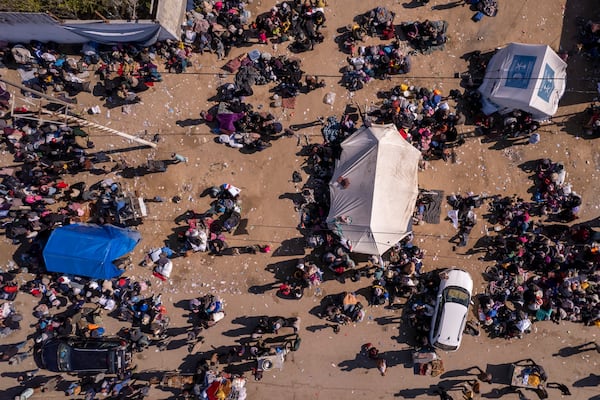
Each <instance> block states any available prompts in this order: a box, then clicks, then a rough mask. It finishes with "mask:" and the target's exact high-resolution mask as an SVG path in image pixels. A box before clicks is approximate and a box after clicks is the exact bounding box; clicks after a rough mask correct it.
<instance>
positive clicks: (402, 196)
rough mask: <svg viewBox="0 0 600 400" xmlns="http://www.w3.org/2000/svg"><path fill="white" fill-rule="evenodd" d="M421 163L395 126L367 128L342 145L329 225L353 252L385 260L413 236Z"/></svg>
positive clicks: (334, 174)
mask: <svg viewBox="0 0 600 400" xmlns="http://www.w3.org/2000/svg"><path fill="white" fill-rule="evenodd" d="M420 158H421V152H420V151H419V150H417V149H416V148H414V147H413V146H412V145H411V144H410V143H408V142H407V141H406V140H405V139H404V138H403V137H402V136H401V135H400V134H399V133H398V129H397V128H396V127H395V126H394V125H393V124H390V125H372V126H370V127H366V126H363V127H362V128H360V129H359V130H358V131H357V132H356V133H354V134H353V135H352V136H350V137H348V138H347V139H346V140H345V141H344V142H343V143H342V154H341V156H340V159H339V160H338V161H337V162H336V166H335V171H334V173H333V177H332V178H331V182H330V183H329V191H330V197H331V206H330V209H329V215H328V217H327V221H328V224H329V227H330V228H331V229H332V230H333V231H334V232H335V233H337V234H338V235H339V236H340V237H341V238H342V239H343V240H347V241H348V243H349V247H350V249H351V251H353V252H357V253H363V254H376V255H381V254H383V253H385V252H386V251H387V250H388V249H389V248H390V247H392V246H393V245H394V244H396V243H397V242H398V241H400V240H401V239H402V238H404V237H405V236H406V235H408V233H410V225H411V219H412V215H413V212H414V208H415V203H416V200H417V195H418V191H419V189H418V177H417V173H418V167H419V160H420Z"/></svg>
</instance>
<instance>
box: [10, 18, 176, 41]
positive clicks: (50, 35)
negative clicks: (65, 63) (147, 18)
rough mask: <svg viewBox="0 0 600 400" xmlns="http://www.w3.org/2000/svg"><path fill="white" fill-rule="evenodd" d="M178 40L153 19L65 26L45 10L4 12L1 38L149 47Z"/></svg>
mask: <svg viewBox="0 0 600 400" xmlns="http://www.w3.org/2000/svg"><path fill="white" fill-rule="evenodd" d="M165 39H176V38H175V37H173V35H171V34H170V33H169V32H167V31H166V30H165V29H163V28H162V27H161V26H160V24H157V23H152V22H138V23H135V22H131V23H120V22H119V23H117V22H115V23H112V22H111V23H103V22H93V23H81V24H79V23H71V24H66V25H61V24H60V23H58V22H57V21H56V20H54V19H53V18H52V17H50V16H49V15H46V14H43V13H10V12H0V40H4V41H7V42H9V43H29V42H31V41H33V40H37V41H40V42H50V41H51V42H55V43H60V44H76V43H86V42H90V41H94V42H98V43H102V44H109V45H110V44H119V43H136V44H139V45H142V46H147V45H150V44H153V43H155V42H156V41H159V40H165Z"/></svg>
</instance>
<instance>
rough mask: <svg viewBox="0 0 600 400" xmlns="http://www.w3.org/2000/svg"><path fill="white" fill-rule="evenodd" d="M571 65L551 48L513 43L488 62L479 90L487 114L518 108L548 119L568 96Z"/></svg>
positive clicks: (503, 112)
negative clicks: (568, 78) (566, 90)
mask: <svg viewBox="0 0 600 400" xmlns="http://www.w3.org/2000/svg"><path fill="white" fill-rule="evenodd" d="M566 81H567V64H566V63H565V62H564V61H563V60H562V59H561V58H560V57H559V56H558V55H557V54H556V53H555V52H554V50H552V49H551V48H550V46H547V45H541V44H523V43H511V44H509V45H508V46H506V47H504V48H502V49H500V50H498V51H497V52H496V54H494V56H493V57H492V59H491V60H490V62H489V63H488V66H487V69H486V72H485V78H484V79H483V83H482V84H481V86H480V87H479V89H478V90H479V92H480V93H481V95H482V103H483V112H484V113H485V114H488V115H489V114H493V113H494V112H499V113H500V114H506V113H509V112H511V111H513V110H515V109H518V110H522V111H525V112H528V113H531V114H532V115H533V118H534V119H536V120H546V119H548V118H550V117H551V116H553V115H554V114H555V113H556V110H557V109H558V102H559V100H560V98H561V97H562V95H563V94H564V93H565V87H566Z"/></svg>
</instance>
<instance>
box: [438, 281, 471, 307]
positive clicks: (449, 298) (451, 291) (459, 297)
mask: <svg viewBox="0 0 600 400" xmlns="http://www.w3.org/2000/svg"><path fill="white" fill-rule="evenodd" d="M469 300H470V299H469V293H468V292H467V291H466V290H465V289H463V288H460V287H457V286H450V287H447V288H446V289H444V301H446V302H450V303H458V304H462V305H463V306H465V307H469Z"/></svg>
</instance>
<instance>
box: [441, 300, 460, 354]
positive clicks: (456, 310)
mask: <svg viewBox="0 0 600 400" xmlns="http://www.w3.org/2000/svg"><path fill="white" fill-rule="evenodd" d="M467 310H468V309H467V307H465V306H463V305H462V304H458V303H451V302H446V303H444V310H443V313H442V315H441V318H442V320H441V321H440V327H443V330H440V331H439V336H438V338H437V340H436V341H437V342H439V343H441V344H444V345H447V346H454V347H458V345H459V344H460V338H461V336H462V329H461V328H462V323H463V320H464V316H465V315H466V313H467ZM458 316H461V317H463V318H459V317H458Z"/></svg>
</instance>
